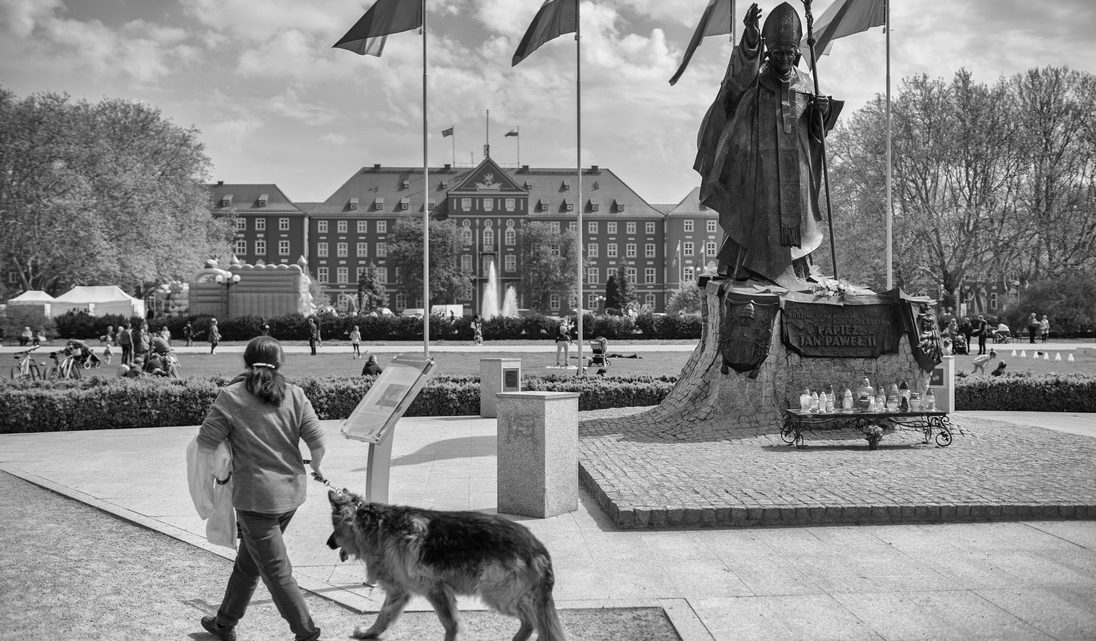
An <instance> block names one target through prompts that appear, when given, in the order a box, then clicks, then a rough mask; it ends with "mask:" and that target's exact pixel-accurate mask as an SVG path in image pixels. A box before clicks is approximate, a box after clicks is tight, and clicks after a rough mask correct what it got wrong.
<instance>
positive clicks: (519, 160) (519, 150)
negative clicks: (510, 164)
mask: <svg viewBox="0 0 1096 641" xmlns="http://www.w3.org/2000/svg"><path fill="white" fill-rule="evenodd" d="M514 130H515V131H517V132H518V135H516V136H514V137H515V138H517V139H518V167H521V125H518V126H517V127H515V128H514Z"/></svg>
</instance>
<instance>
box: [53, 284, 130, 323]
mask: <svg viewBox="0 0 1096 641" xmlns="http://www.w3.org/2000/svg"><path fill="white" fill-rule="evenodd" d="M52 308H53V309H52V312H51V314H50V315H51V316H60V315H61V314H65V313H67V312H70V311H85V312H87V313H89V314H91V315H92V316H106V315H107V314H119V315H122V316H141V317H144V315H145V301H143V300H140V299H139V298H134V297H132V296H130V295H129V294H127V293H125V292H123V291H122V290H121V289H119V288H118V287H117V286H115V285H103V286H96V287H84V286H81V285H77V286H76V287H73V288H72V289H70V290H68V291H67V292H65V293H64V294H61V295H60V296H58V297H57V298H55V299H53V303H52Z"/></svg>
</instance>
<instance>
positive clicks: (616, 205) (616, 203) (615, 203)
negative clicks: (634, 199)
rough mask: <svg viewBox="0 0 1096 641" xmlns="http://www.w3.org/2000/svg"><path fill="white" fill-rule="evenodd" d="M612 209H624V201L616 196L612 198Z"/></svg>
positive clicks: (618, 210)
mask: <svg viewBox="0 0 1096 641" xmlns="http://www.w3.org/2000/svg"><path fill="white" fill-rule="evenodd" d="M613 211H617V212H620V211H624V203H622V202H620V201H619V200H617V199H616V198H614V199H613Z"/></svg>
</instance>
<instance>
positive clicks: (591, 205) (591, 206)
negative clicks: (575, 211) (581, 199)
mask: <svg viewBox="0 0 1096 641" xmlns="http://www.w3.org/2000/svg"><path fill="white" fill-rule="evenodd" d="M586 208H587V210H588V211H597V210H599V209H601V203H600V202H598V201H596V200H594V199H592V198H591V199H590V200H587V201H586Z"/></svg>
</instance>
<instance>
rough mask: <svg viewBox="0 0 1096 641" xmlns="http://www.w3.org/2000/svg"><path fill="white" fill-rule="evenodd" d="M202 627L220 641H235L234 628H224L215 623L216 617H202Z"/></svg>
mask: <svg viewBox="0 0 1096 641" xmlns="http://www.w3.org/2000/svg"><path fill="white" fill-rule="evenodd" d="M202 627H203V628H205V631H206V632H208V633H210V634H212V635H213V636H215V637H217V638H218V639H220V640H221V641H236V630H234V629H232V628H226V627H224V626H222V625H221V624H219V623H217V617H215V616H214V617H202Z"/></svg>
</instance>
